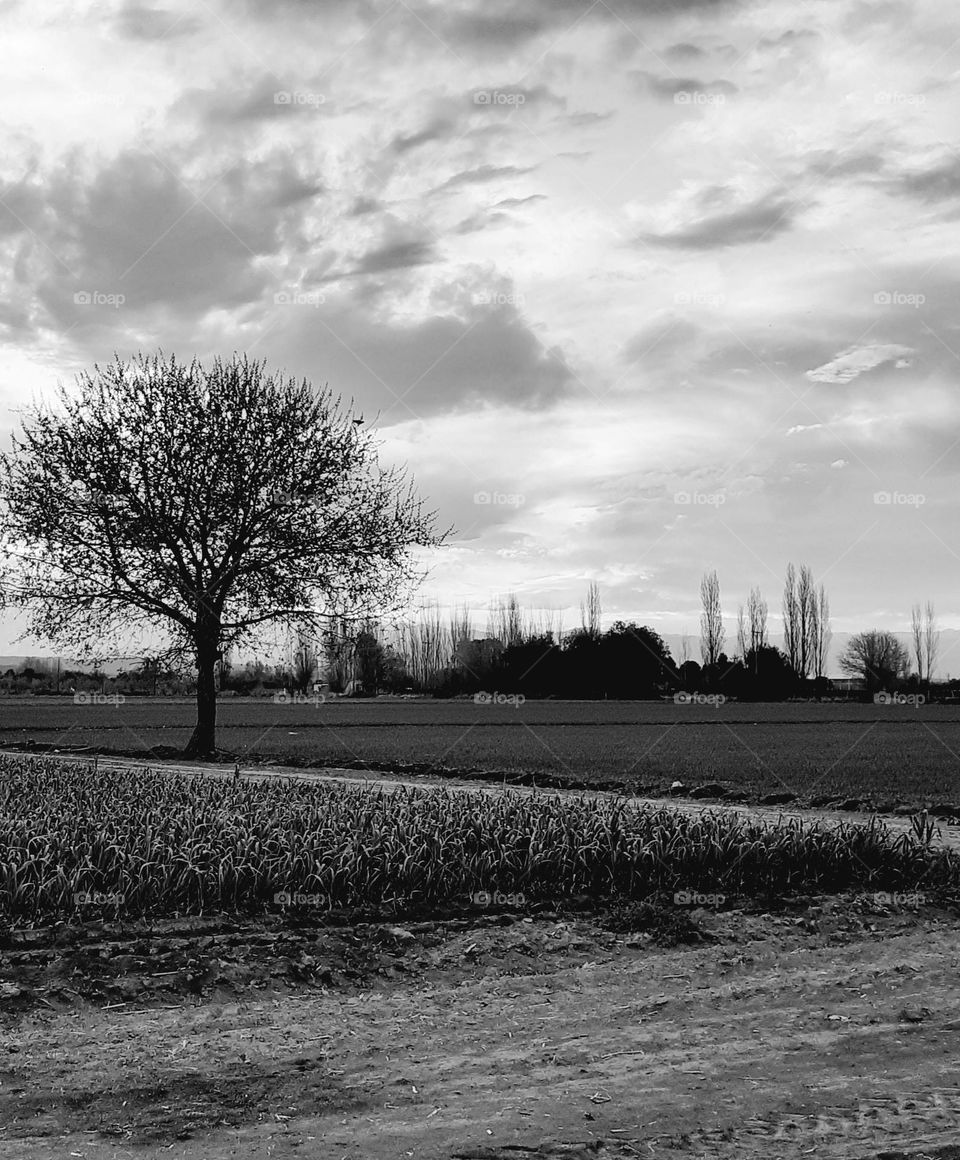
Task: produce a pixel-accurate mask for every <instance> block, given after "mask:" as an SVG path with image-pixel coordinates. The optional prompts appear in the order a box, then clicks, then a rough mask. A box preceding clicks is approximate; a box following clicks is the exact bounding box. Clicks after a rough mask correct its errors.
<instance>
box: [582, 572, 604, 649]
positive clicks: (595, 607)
mask: <svg viewBox="0 0 960 1160" xmlns="http://www.w3.org/2000/svg"><path fill="white" fill-rule="evenodd" d="M602 616H603V612H602V609H601V606H600V585H599V584H598V583H597V582H596V581H595V580H591V581H590V584H589V587H588V588H587V599H586V602H584V601H581V602H580V623H581V625H582V626H583V631H584V632H585V633H587V635H588V636H590V637H591V638H592V639H593V640H599V639H600V632H601V621H602Z"/></svg>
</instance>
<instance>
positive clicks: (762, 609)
mask: <svg viewBox="0 0 960 1160" xmlns="http://www.w3.org/2000/svg"><path fill="white" fill-rule="evenodd" d="M747 618H748V620H749V622H750V653H751V655H752V657H753V659H754V666H756V664H757V663H758V658H759V656H760V650H761V649H762V648H766V646H767V602H766V600H764V599H763V597H762V596H761V595H760V589H759V588H751V589H750V595H749V596H748V597H747Z"/></svg>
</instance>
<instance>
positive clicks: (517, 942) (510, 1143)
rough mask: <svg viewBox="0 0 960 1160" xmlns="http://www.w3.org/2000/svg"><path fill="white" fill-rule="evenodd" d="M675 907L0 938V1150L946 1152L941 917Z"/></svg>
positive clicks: (106, 1155) (336, 1157)
mask: <svg viewBox="0 0 960 1160" xmlns="http://www.w3.org/2000/svg"><path fill="white" fill-rule="evenodd" d="M151 764H153V765H155V764H156V763H151ZM286 772H287V771H282V770H276V771H274V772H271V773H265V772H264V771H262V770H258V771H255V772H251V773H250V774H248V776H259V777H272V776H277V775H278V774H280V775H283V774H284V773H286ZM292 772H295V773H296V775H297V776H307V777H320V776H328V777H335V778H345V779H346V778H357V776H358V775H357V774H354V773H352V772H351V771H330V772H328V773H327V774H326V775H321V774H317V773H309V774H307V773H304V771H302V770H301V771H292ZM210 775H211V776H229V775H230V773H229V771H226V770H211V771H210ZM418 784H422V783H418ZM434 784H436V783H434ZM469 788H471V789H473V790H475V791H477V792H498V791H497V790H496V789H495V788H494V787H490V786H485V787H478V786H476V784H471V785H469ZM677 804H679V803H677ZM682 808H685V809H697V810H699V809H703V808H717V807H715V806H713V807H704V806H703V805H699V804H696V805H695V804H693V803H683V805H682ZM727 808H740V809H748V810H749V812H751V813H757V812H758V811H756V809H755V808H750V807H727ZM779 813H780V811H777V810H771V811H766V812H765V815H764V816H767V817H768V818H769V819H770V820H771V821H774V820H776V817H777V815H778V814H779ZM816 816H821V817H823V816H824V815H822V814H819V813H818V814H817V815H816ZM853 816H855V815H850V814H836V815H833V816H832V819H830V818H828V819H827V820H832V821H834V822H838V821H841V820H843V821H849V820H851V818H852V817H853ZM891 824H893V825H903V826H906V825H908V823H907V822H906V821H905V820H904V819H891ZM941 839H942V840H946V841H947V842H949V843H950V844H955V843H956V833H955V831H953V830H950V829H948V828H946V827H944V828H943V830H942V832H941ZM692 918H693V920H694V923H695V924H699V928H700V935H699V937H698V935H697V934H696V932H694V933H692V934H691V935H690V938H691V940H692V941H691V942H690V943H689V944H681V945H677V946H664V945H659V944H658V943H657V942H656V941H653V939H652V937H651V934H650V933H649V932H648V933H635V932H634V933H631V931H630V930H629V929H628V930H623V929H613V927H614V926H615V925H616V924H611V923H610V922H609V921H605V920H604V919H603V917H602V916H601V917H599V918H597V917H596V916H594V917H588V916H586V915H585V914H577V913H575V912H574V911H572V910H571V911H568V912H563V913H557V912H546V911H543V912H540V913H538V914H535V915H533V916H527V917H523V918H521V917H520V916H512V917H511V916H502V915H501V916H497V915H494V914H489V915H486V916H482V917H480V918H476V917H474V918H472V919H465V918H460V919H456V920H449V921H438V922H429V923H418V924H411V925H409V926H408V927H405V928H400V929H393V930H392V931H391V930H390V929H389V928H388V926H387V925H384V924H377V923H367V924H360V925H358V924H356V923H352V924H347V925H342V926H337V927H333V926H327V927H324V928H322V929H318V928H316V927H312V926H309V925H303V926H301V927H300V928H292V927H291V926H290V924H287V926H286V927H284V928H283V929H279V928H278V927H277V925H276V924H274V925H272V926H271V925H270V924H268V923H262V924H249V923H248V924H231V923H230V922H229V921H225V920H222V919H219V920H218V919H210V920H189V921H187V922H182V923H180V924H179V926H178V924H177V923H167V924H155V925H154V926H153V927H152V928H148V929H144V928H136V927H130V925H129V924H127V926H126V927H125V928H124V929H123V930H118V929H117V928H114V927H109V928H108V927H101V928H91V927H87V928H84V930H83V931H82V932H78V931H72V932H71V931H69V930H61V933H60V936H59V941H55V939H54V936H53V935H51V934H50V933H49V932H48V933H45V934H42V935H38V936H37V937H36V938H34V939H30V938H29V937H24V936H18V937H17V941H16V944H15V945H13V946H10V945H8V946H7V947H6V948H0V996H2V997H0V1028H2V1030H0V1157H3V1158H7V1157H9V1158H10V1160H14V1158H15V1160H67V1158H68V1157H69V1158H74V1157H76V1158H78V1160H86V1158H99V1160H132V1158H134V1157H136V1158H137V1160H160V1158H165V1160H166V1158H169V1160H227V1158H228V1157H237V1158H240V1157H244V1158H246V1157H250V1158H253V1160H258V1158H260V1157H263V1158H267V1157H271V1158H273V1157H275V1158H277V1160H282V1158H288V1157H317V1158H323V1160H326V1158H328V1157H329V1158H331V1160H354V1158H357V1160H360V1158H364V1160H394V1158H397V1160H400V1158H406V1157H410V1158H414V1157H415V1158H417V1160H507V1158H510V1160H521V1158H522V1157H524V1156H540V1157H543V1158H548V1157H549V1158H557V1160H558V1158H559V1157H568V1158H577V1157H582V1158H584V1160H586V1158H587V1157H596V1158H598V1160H612V1158H614V1157H617V1158H622V1157H634V1156H644V1157H648V1156H649V1157H658V1156H660V1157H678V1158H679V1157H684V1156H688V1157H691V1158H701V1157H713V1158H718V1160H719V1158H724V1160H734V1158H743V1160H749V1158H751V1157H758V1158H759V1157H763V1158H764V1160H795V1158H799V1157H803V1156H815V1157H828V1158H830V1160H859V1158H861V1157H862V1158H867V1157H869V1158H871V1160H873V1158H875V1157H878V1156H883V1157H885V1158H888V1160H893V1158H900V1157H903V1156H906V1155H909V1156H911V1157H915V1158H917V1160H919V1158H920V1157H924V1158H927V1157H937V1158H938V1160H948V1158H949V1160H960V1147H956V1145H957V1144H960V1069H958V1067H957V1064H958V1062H960V970H958V968H960V950H958V946H960V908H958V907H956V906H936V905H933V903H932V901H931V900H928V904H925V905H922V906H921V907H920V909H919V910H916V909H912V910H911V909H906V910H903V909H898V908H897V907H890V906H883V905H878V903H877V900H876V899H875V898H872V897H871V896H862V897H860V898H857V899H851V898H847V899H808V900H806V901H804V902H801V903H798V904H797V905H796V906H795V907H794V908H792V909H788V910H787V911H785V912H783V913H779V914H764V913H755V912H743V911H727V912H723V911H720V912H717V911H713V910H704V909H701V910H699V911H694V912H692ZM680 933H681V934H682V933H683V932H682V930H681V932H680ZM4 984H6V986H4Z"/></svg>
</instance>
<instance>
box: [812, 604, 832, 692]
mask: <svg viewBox="0 0 960 1160" xmlns="http://www.w3.org/2000/svg"><path fill="white" fill-rule="evenodd" d="M814 623H815V626H816V631H815V633H814V645H813V675H814V676H815V677H816V678H817V680H818V681H819V680H821V679H822V678H823V677H825V676H826V675H827V658H828V657H829V655H830V642H831V641H832V640H833V629H832V628H831V627H830V601H829V600H828V599H827V590H826V589H825V588H824V586H823V585H822V584H821V585H820V587H819V589H818V590H817V599H816V606H815V615H814Z"/></svg>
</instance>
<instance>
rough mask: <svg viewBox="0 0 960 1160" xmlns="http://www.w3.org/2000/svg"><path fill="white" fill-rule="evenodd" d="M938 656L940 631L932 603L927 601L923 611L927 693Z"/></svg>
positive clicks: (924, 664) (924, 663) (924, 665)
mask: <svg viewBox="0 0 960 1160" xmlns="http://www.w3.org/2000/svg"><path fill="white" fill-rule="evenodd" d="M939 655H940V629H939V628H937V614H936V612H935V610H934V607H933V601H932V600H928V601H927V602H926V604H925V605H924V609H923V667H924V671H925V673H926V678H927V691H928V692H929V691H930V682H931V681H932V680H933V674H934V671H935V670H936V667H937V658H938V656H939Z"/></svg>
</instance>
